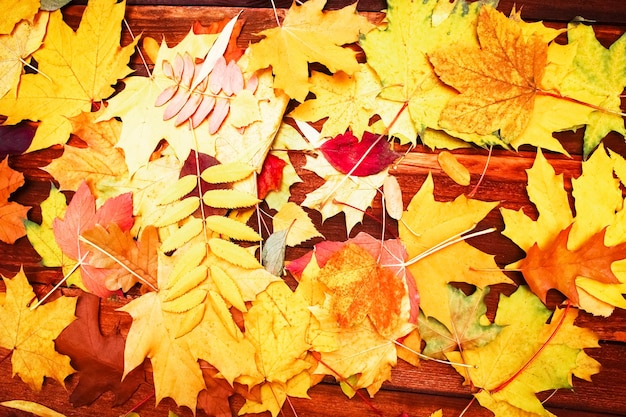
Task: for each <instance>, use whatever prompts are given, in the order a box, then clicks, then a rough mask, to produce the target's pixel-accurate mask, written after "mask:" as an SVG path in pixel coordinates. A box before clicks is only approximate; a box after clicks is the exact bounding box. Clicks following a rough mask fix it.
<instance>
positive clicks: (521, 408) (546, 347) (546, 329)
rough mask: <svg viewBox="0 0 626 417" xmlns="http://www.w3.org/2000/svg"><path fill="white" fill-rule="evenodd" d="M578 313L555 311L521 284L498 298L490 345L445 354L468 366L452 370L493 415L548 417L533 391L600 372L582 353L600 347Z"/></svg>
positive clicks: (568, 383) (568, 385)
mask: <svg viewBox="0 0 626 417" xmlns="http://www.w3.org/2000/svg"><path fill="white" fill-rule="evenodd" d="M522 310H523V311H524V314H520V311H522ZM577 315H578V313H577V310H575V309H573V308H567V307H566V308H563V309H557V310H556V311H555V312H554V314H553V313H552V312H551V311H550V310H548V309H546V308H545V306H544V305H543V304H542V303H541V301H540V300H539V299H538V298H536V297H535V296H534V295H533V294H532V293H531V292H530V291H529V290H528V288H527V287H525V286H521V287H519V288H518V290H517V291H515V292H514V293H513V294H512V295H511V296H510V297H507V296H501V297H500V302H499V304H498V310H497V313H496V317H495V320H494V323H495V324H496V325H498V326H501V327H502V329H501V331H500V333H499V334H498V336H497V337H496V338H495V339H494V340H493V341H492V342H491V343H488V344H486V345H484V346H482V347H480V348H476V349H466V350H464V351H463V353H462V354H461V353H459V352H453V353H448V354H447V357H448V359H449V360H451V361H452V362H459V361H460V363H466V364H470V365H472V366H471V367H460V366H455V368H456V369H457V372H459V373H460V374H461V375H463V376H464V377H465V382H466V384H472V386H475V387H477V388H479V389H480V390H479V392H478V393H477V394H475V396H476V398H477V399H478V401H479V402H480V403H481V404H482V405H483V406H485V407H487V408H489V409H490V410H491V411H493V412H494V413H495V414H496V416H506V415H521V414H522V413H527V414H526V415H537V416H549V415H551V414H550V413H549V412H548V411H546V410H545V409H544V408H543V404H542V403H541V402H540V401H539V399H537V397H536V395H535V394H536V393H539V392H542V391H548V390H555V389H559V388H568V389H571V388H572V386H573V385H572V377H573V376H577V377H579V378H582V379H586V380H590V378H591V375H593V374H595V373H597V372H599V370H600V364H599V363H598V362H597V361H596V360H595V359H592V358H591V357H589V356H588V355H587V354H586V353H585V351H584V349H585V348H593V347H598V338H597V336H595V335H594V334H593V332H592V331H591V330H589V329H583V328H580V327H576V326H575V325H574V320H575V319H576V316H577ZM520 339H523V340H524V343H519V340H520Z"/></svg>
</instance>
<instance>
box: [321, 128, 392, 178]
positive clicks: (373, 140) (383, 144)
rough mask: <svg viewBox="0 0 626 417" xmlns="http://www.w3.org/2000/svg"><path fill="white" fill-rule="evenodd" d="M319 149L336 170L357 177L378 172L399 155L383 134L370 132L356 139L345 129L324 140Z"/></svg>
mask: <svg viewBox="0 0 626 417" xmlns="http://www.w3.org/2000/svg"><path fill="white" fill-rule="evenodd" d="M320 151H321V152H322V153H323V154H324V157H326V160H327V161H328V162H330V164H331V165H332V166H333V167H334V168H335V169H336V170H337V171H339V172H341V173H342V174H349V175H354V176H357V177H366V176H368V175H374V174H378V173H379V172H381V171H382V170H384V169H385V168H387V167H388V166H389V165H390V164H391V163H392V162H393V161H395V160H396V159H397V158H398V157H399V154H397V153H396V152H394V151H392V150H391V148H390V145H389V142H387V140H386V138H385V137H384V136H380V135H375V134H373V133H370V132H365V133H364V134H363V137H362V138H361V139H358V138H357V137H356V136H354V135H353V134H352V132H350V131H347V132H345V133H344V134H341V135H337V136H336V137H334V138H332V139H330V140H327V141H325V142H324V143H323V144H322V146H320Z"/></svg>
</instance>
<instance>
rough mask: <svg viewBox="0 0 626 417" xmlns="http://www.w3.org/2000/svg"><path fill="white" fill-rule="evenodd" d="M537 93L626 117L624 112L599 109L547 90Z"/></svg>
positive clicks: (593, 105)
mask: <svg viewBox="0 0 626 417" xmlns="http://www.w3.org/2000/svg"><path fill="white" fill-rule="evenodd" d="M537 92H538V93H539V94H542V95H544V96H548V97H554V98H557V99H560V100H565V101H569V102H570V103H574V104H580V105H582V106H587V107H589V108H592V109H594V110H598V111H601V112H604V113H609V114H614V115H616V116H622V117H626V113H624V112H620V111H616V110H610V109H607V108H604V107H600V106H596V105H595V104H591V103H587V102H586V101H582V100H578V99H576V98H573V97H568V96H564V95H561V94H559V93H554V92H551V91H547V90H539V89H538V90H537Z"/></svg>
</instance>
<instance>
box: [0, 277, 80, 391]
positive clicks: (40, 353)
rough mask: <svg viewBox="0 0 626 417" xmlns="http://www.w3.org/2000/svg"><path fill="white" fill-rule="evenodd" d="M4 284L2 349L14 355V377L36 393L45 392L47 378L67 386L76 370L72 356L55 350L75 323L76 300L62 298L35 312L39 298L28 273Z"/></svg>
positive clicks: (7, 279)
mask: <svg viewBox="0 0 626 417" xmlns="http://www.w3.org/2000/svg"><path fill="white" fill-rule="evenodd" d="M3 281H4V284H5V285H6V298H5V300H4V303H3V304H2V305H0V314H1V315H2V317H3V325H2V326H0V346H1V347H2V348H4V349H9V350H12V351H13V352H12V354H11V363H12V364H13V374H14V375H15V374H18V375H19V376H20V378H22V380H23V381H24V382H25V383H26V384H27V385H28V386H29V387H30V388H31V389H32V390H33V391H40V390H41V386H42V384H43V380H44V377H50V378H53V379H55V380H56V381H57V382H58V383H59V384H61V385H62V386H65V382H64V381H65V378H66V377H67V376H68V375H70V374H71V373H73V372H74V369H72V367H71V366H70V358H69V357H68V356H65V355H61V354H59V353H57V352H56V351H55V350H54V339H56V338H57V336H58V335H59V333H61V331H62V330H63V329H64V328H65V327H67V326H68V325H69V324H70V323H71V322H72V321H73V320H74V318H75V317H74V310H75V308H76V298H72V297H63V296H62V297H59V298H57V299H56V300H54V301H51V302H49V303H46V304H42V305H40V306H38V307H37V308H35V309H34V310H31V309H30V308H29V307H30V306H31V304H33V303H36V302H37V297H36V295H35V293H34V292H33V289H32V288H31V286H30V285H29V283H28V280H27V279H26V275H24V272H23V271H21V270H20V272H18V273H17V275H15V277H13V278H11V279H9V278H5V277H3Z"/></svg>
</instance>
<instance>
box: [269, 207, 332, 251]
mask: <svg viewBox="0 0 626 417" xmlns="http://www.w3.org/2000/svg"><path fill="white" fill-rule="evenodd" d="M272 224H273V226H274V232H277V231H279V230H288V232H287V239H286V241H285V243H286V244H287V246H296V245H299V244H300V243H302V242H304V241H306V240H309V239H312V238H314V237H323V236H322V234H321V233H320V232H319V231H318V230H317V229H316V228H315V225H313V222H312V221H311V218H310V217H309V216H308V215H307V213H306V212H305V211H304V209H303V208H302V207H300V206H299V205H297V204H296V203H293V202H287V203H285V204H283V206H282V207H281V208H280V210H279V211H278V213H276V214H275V215H274V218H273V220H272Z"/></svg>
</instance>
